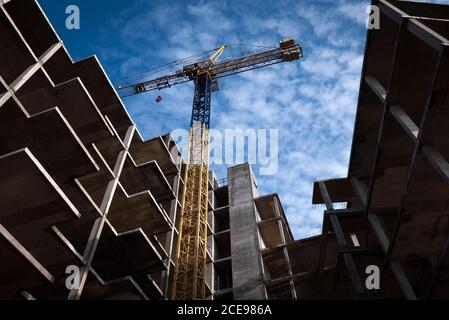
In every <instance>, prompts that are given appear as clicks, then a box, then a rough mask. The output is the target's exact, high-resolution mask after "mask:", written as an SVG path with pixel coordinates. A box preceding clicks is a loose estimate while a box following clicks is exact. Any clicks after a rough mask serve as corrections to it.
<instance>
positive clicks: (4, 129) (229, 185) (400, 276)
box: [0, 0, 449, 300]
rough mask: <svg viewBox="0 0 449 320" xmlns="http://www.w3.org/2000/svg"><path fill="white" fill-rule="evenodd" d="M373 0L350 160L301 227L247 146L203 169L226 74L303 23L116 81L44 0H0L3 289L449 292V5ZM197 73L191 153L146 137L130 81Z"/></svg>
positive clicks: (153, 85) (298, 48)
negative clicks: (313, 222)
mask: <svg viewBox="0 0 449 320" xmlns="http://www.w3.org/2000/svg"><path fill="white" fill-rule="evenodd" d="M372 4H373V5H376V6H377V7H378V8H379V10H380V21H381V28H380V29H378V30H376V29H373V30H367V35H366V43H365V52H364V60H363V67H362V72H361V78H360V87H359V92H358V104H357V111H356V118H355V123H354V132H353V139H352V147H351V152H350V160H349V167H348V174H347V176H345V177H341V178H337V179H334V178H333V179H320V180H316V181H315V182H314V183H313V185H311V186H310V188H313V197H312V199H310V203H311V204H314V205H323V206H325V209H324V210H323V215H322V219H323V220H322V221H323V222H322V230H321V234H320V235H316V236H313V237H309V238H304V239H295V238H294V236H293V233H292V231H291V228H290V226H289V222H288V219H287V216H286V213H285V211H284V208H283V205H282V199H281V197H280V196H279V195H278V194H277V193H272V194H262V193H260V192H259V189H260V186H259V184H258V177H257V176H256V174H255V173H254V172H253V169H252V168H251V166H250V165H249V164H248V163H242V164H236V165H233V166H230V167H228V168H227V176H226V177H220V178H224V179H219V178H218V177H216V175H215V174H214V172H213V171H212V170H210V168H209V164H208V158H209V145H208V143H209V142H208V130H209V124H210V117H211V114H210V104H211V92H213V91H216V90H218V88H217V87H219V81H218V80H219V79H220V78H222V77H227V76H230V75H234V74H236V73H240V72H247V71H251V70H254V69H257V68H261V67H268V68H269V66H271V65H273V64H277V63H297V60H300V59H302V58H303V52H302V45H301V44H299V41H298V40H299V39H292V38H287V39H282V40H281V41H279V43H278V48H275V49H272V50H263V51H262V50H260V51H257V52H251V53H246V54H245V55H243V56H240V57H237V58H234V59H227V60H226V59H224V60H220V55H221V53H222V52H223V50H225V46H223V47H220V48H217V49H216V50H215V51H214V53H213V54H212V55H211V56H210V57H209V58H208V59H206V60H201V61H198V62H197V63H195V64H189V65H185V66H183V67H182V68H181V69H180V70H179V71H178V72H176V73H173V74H169V75H167V76H164V77H159V78H156V79H152V80H148V81H145V82H139V83H128V84H125V85H124V86H120V87H115V86H114V85H113V84H112V82H111V81H110V80H109V77H108V75H107V74H106V72H105V70H104V69H103V67H102V64H101V63H100V61H99V59H97V58H96V57H95V56H92V57H89V58H86V59H84V60H79V61H74V60H73V59H72V58H71V56H70V53H69V52H68V51H67V49H66V47H65V46H64V44H63V42H62V40H61V38H60V37H59V36H58V34H57V33H56V31H55V29H54V28H53V26H52V24H51V22H50V21H49V19H48V18H47V16H46V14H45V12H44V11H43V10H42V8H41V6H40V4H39V2H38V1H37V0H0V9H1V10H0V30H1V32H0V37H1V41H0V82H1V85H0V195H1V196H0V261H1V263H0V299H1V300H171V299H176V300H197V299H201V300H202V299H205V300H351V299H365V300H366V299H375V300H379V299H380V300H390V299H395V300H417V299H419V300H421V299H448V298H449V257H448V250H449V163H448V160H449V140H448V136H449V132H447V131H448V130H449V126H448V125H447V123H445V121H449V99H448V92H449V91H448V90H449V40H448V39H449V6H447V5H437V4H425V3H414V2H406V1H394V0H373V2H372ZM278 40H279V39H278ZM303 45H304V47H306V46H307V44H306V43H304V44H303ZM411 79H412V80H411ZM188 81H192V82H193V83H194V86H195V90H194V91H195V92H194V93H192V96H193V110H192V118H191V123H190V140H189V150H188V154H186V155H183V154H182V153H181V151H180V148H179V146H178V145H177V143H176V142H175V141H174V139H173V138H172V136H171V135H170V133H166V132H164V133H163V132H161V135H160V136H157V137H154V138H152V139H149V140H144V139H143V138H142V136H141V134H140V133H139V130H138V128H137V126H136V124H135V122H134V121H133V119H132V118H131V116H130V115H129V114H128V112H127V109H126V108H125V102H126V100H124V99H123V98H124V97H126V96H129V95H136V94H141V93H145V92H147V91H152V90H161V89H166V88H167V89H168V88H169V87H172V86H174V85H177V84H181V83H184V82H188ZM212 103H213V102H212ZM446 107H447V108H448V110H445V109H444V108H446ZM212 116H213V115H212ZM446 134H448V136H446ZM280 152H282V150H281V151H280ZM292 170H295V168H292ZM445 192H447V193H445ZM336 203H345V204H346V205H345V207H344V208H341V207H340V206H338V207H337V206H335V204H336ZM298 214H300V213H298ZM373 265H374V266H378V267H379V269H380V275H381V277H380V285H379V287H378V288H375V289H372V288H367V286H366V282H365V280H366V278H367V273H366V270H367V267H368V266H373ZM68 267H69V270H73V269H70V267H75V269H76V275H77V277H75V278H76V279H77V281H76V282H77V283H76V285H72V286H71V287H70V286H69V287H68V286H67V279H68V276H69V274H71V273H70V272H68Z"/></svg>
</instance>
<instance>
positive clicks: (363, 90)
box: [279, 0, 449, 299]
mask: <svg viewBox="0 0 449 320" xmlns="http://www.w3.org/2000/svg"><path fill="white" fill-rule="evenodd" d="M373 4H374V5H377V6H378V7H379V9H380V12H381V17H380V29H379V30H376V29H373V30H369V31H368V35H367V42H366V49H365V59H364V64H363V70H362V79H361V84H360V93H359V101H358V108H357V116H356V123H355V130H354V138H353V144H352V152H351V158H350V163H349V171H348V176H347V177H346V178H341V179H330V180H322V181H317V182H316V183H315V184H314V195H313V203H315V204H318V203H320V204H325V206H326V210H325V212H324V218H323V229H322V235H321V236H319V237H315V238H312V239H308V240H305V241H302V242H303V245H305V246H306V247H309V246H311V247H314V246H316V247H317V248H316V250H314V251H313V254H311V255H310V256H309V258H308V259H310V261H313V264H312V265H311V266H310V267H309V268H308V270H305V272H304V273H302V274H298V275H297V276H296V277H295V283H297V291H298V295H299V296H300V297H302V298H329V299H332V298H337V299H350V298H361V299H448V298H449V261H448V258H449V257H448V254H447V253H448V248H449V163H448V160H449V144H448V141H449V139H448V137H449V131H448V128H449V126H448V123H449V104H448V101H449V100H448V92H449V91H448V89H449V40H448V39H449V6H444V5H430V4H422V3H410V2H403V1H387V0H379V1H373ZM342 202H343V203H347V208H345V209H335V207H334V203H342ZM369 266H377V267H379V269H380V287H379V288H378V289H376V288H374V289H373V288H371V287H369V288H368V287H367V286H366V282H365V281H366V279H367V277H368V276H369V275H370V274H371V273H372V269H370V268H368V267H369ZM367 272H368V273H367ZM284 287H285V286H284ZM279 290H280V292H281V293H282V292H283V291H282V288H280V289H279ZM284 291H285V290H284Z"/></svg>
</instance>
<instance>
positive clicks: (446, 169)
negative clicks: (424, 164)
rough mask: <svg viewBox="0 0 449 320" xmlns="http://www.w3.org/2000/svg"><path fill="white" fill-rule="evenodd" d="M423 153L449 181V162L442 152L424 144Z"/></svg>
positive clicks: (448, 181)
mask: <svg viewBox="0 0 449 320" xmlns="http://www.w3.org/2000/svg"><path fill="white" fill-rule="evenodd" d="M421 151H422V153H423V154H424V155H425V156H426V158H427V160H429V162H430V163H431V164H432V166H433V167H434V168H435V169H436V170H437V172H438V173H439V174H440V175H441V177H442V178H443V179H444V180H445V181H446V182H447V183H449V163H448V162H447V161H446V159H444V157H443V156H442V155H441V153H440V152H438V150H437V149H435V148H434V147H433V146H429V145H427V146H422V147H421Z"/></svg>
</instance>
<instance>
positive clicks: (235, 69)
mask: <svg viewBox="0 0 449 320" xmlns="http://www.w3.org/2000/svg"><path fill="white" fill-rule="evenodd" d="M226 47H227V45H223V46H221V47H219V48H218V49H214V50H213V51H214V53H213V54H212V55H211V56H210V57H208V58H206V59H201V60H199V61H197V62H195V63H193V64H188V65H186V66H184V67H183V68H182V69H180V70H178V71H176V72H175V73H172V74H168V75H165V76H162V77H158V78H155V79H152V80H147V81H143V82H138V83H126V84H124V85H120V86H119V87H118V88H117V91H118V93H119V95H120V96H121V97H127V96H131V95H135V94H139V93H142V92H147V91H152V90H161V89H164V88H168V87H171V86H173V85H176V84H180V83H184V82H187V81H194V83H195V93H194V97H193V108H192V116H191V121H190V132H189V147H188V155H187V163H186V169H185V174H184V190H183V194H182V209H181V213H180V217H179V225H178V233H179V235H178V243H177V252H176V261H175V273H174V277H173V287H172V298H173V299H180V300H191V299H205V298H206V260H207V252H206V241H207V213H208V185H209V125H210V106H211V92H213V91H217V90H218V89H219V82H218V81H219V78H223V77H225V76H229V75H233V74H237V73H241V72H245V71H249V70H254V69H258V68H262V67H266V66H269V65H273V64H277V63H281V62H285V61H293V60H298V59H300V58H302V56H303V55H302V47H301V46H300V45H299V44H298V43H296V42H295V41H294V40H293V39H292V38H288V39H284V40H281V41H280V42H279V47H277V48H270V49H268V50H267V49H262V50H255V51H252V52H248V53H246V54H245V53H243V54H241V55H240V56H237V57H234V58H229V59H223V60H221V61H219V58H220V56H221V55H222V54H223V52H224V50H225V48H226Z"/></svg>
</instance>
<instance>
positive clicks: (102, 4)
mask: <svg viewBox="0 0 449 320" xmlns="http://www.w3.org/2000/svg"><path fill="white" fill-rule="evenodd" d="M39 2H40V4H41V5H42V7H43V9H44V11H45V12H46V13H47V15H48V17H49V19H50V21H51V22H52V23H53V25H54V27H55V29H56V30H57V32H58V33H59V35H60V36H61V38H62V39H63V41H64V43H65V46H66V47H67V49H68V50H69V52H70V54H71V56H72V58H73V59H74V60H79V59H82V58H84V57H86V56H90V55H94V54H95V55H97V57H98V58H99V59H100V61H101V63H102V64H103V66H104V67H105V70H106V72H107V73H108V74H109V77H110V78H111V80H114V79H118V78H121V77H123V76H126V75H129V74H134V73H138V72H142V71H145V70H147V69H150V68H152V67H156V66H159V65H162V64H165V63H168V62H172V61H174V60H178V59H181V58H184V57H187V56H190V55H192V54H196V53H198V52H202V51H205V50H209V49H211V48H215V47H217V46H219V45H221V44H223V43H231V44H240V43H243V44H256V45H276V43H277V42H278V41H279V40H280V39H281V38H284V37H294V38H295V39H296V40H299V42H300V43H301V44H302V45H303V48H304V58H303V59H302V60H301V62H300V63H297V62H296V63H283V64H279V65H275V66H272V67H268V68H264V69H260V70H257V71H253V72H249V73H243V74H240V75H236V76H232V77H228V78H225V79H223V80H222V82H221V89H220V91H219V92H218V93H214V94H213V97H212V120H211V127H212V128H215V129H218V130H224V129H227V128H230V129H233V128H240V129H245V128H254V129H259V128H262V129H263V128H265V129H270V128H276V129H278V130H279V150H280V155H279V168H278V172H277V174H276V175H274V176H258V182H259V188H260V190H261V192H262V193H271V192H278V193H279V195H280V197H281V201H282V203H283V206H284V209H285V211H286V213H287V217H288V220H289V222H290V226H291V229H292V231H293V234H294V236H295V238H302V237H307V236H310V235H313V234H316V233H319V232H320V230H321V222H322V211H323V208H321V207H319V208H314V207H312V205H311V194H312V185H313V181H314V180H315V179H323V178H334V177H343V176H346V174H347V165H348V159H349V153H350V146H351V142H352V141H351V140H352V132H353V127H354V117H355V110H356V101H357V96H358V86H359V81H360V70H361V66H362V62H363V49H364V45H365V35H366V29H365V25H364V21H365V7H366V6H367V5H368V4H369V3H370V1H366V0H363V1H362V0H310V1H308V0H286V1H283V0H276V1H267V0H252V1H237V0H235V1H226V0H222V1H183V0H179V1H157V0H156V1H148V0H129V1H111V0H110V1H105V0H100V1H88V0H70V1H66V0H58V1H56V0H40V1H39ZM436 2H440V3H449V0H448V1H444V0H443V1H436ZM70 4H75V5H78V7H79V8H80V13H81V28H80V29H79V30H68V29H66V28H65V19H66V17H67V15H66V14H65V8H66V7H67V6H68V5H70ZM159 94H160V95H161V96H162V98H163V101H162V103H160V104H156V103H155V102H154V98H155V97H156V96H157V95H159ZM192 97H193V84H191V83H187V84H182V85H179V86H176V87H173V88H170V89H168V90H164V91H161V92H151V93H147V94H143V95H138V96H135V97H131V98H128V99H126V100H124V102H125V105H126V107H127V109H128V111H129V112H130V114H131V116H132V117H133V119H134V121H135V122H136V123H137V126H138V129H139V131H140V132H141V134H142V136H143V137H145V138H151V137H154V136H157V135H161V134H163V133H166V132H170V131H172V130H173V129H176V128H186V129H187V128H188V126H189V121H190V113H191V106H192ZM212 168H213V169H214V171H215V172H216V173H217V175H218V177H225V175H226V166H224V165H214V166H213V167H212ZM256 169H257V166H256ZM255 171H256V174H257V170H255Z"/></svg>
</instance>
